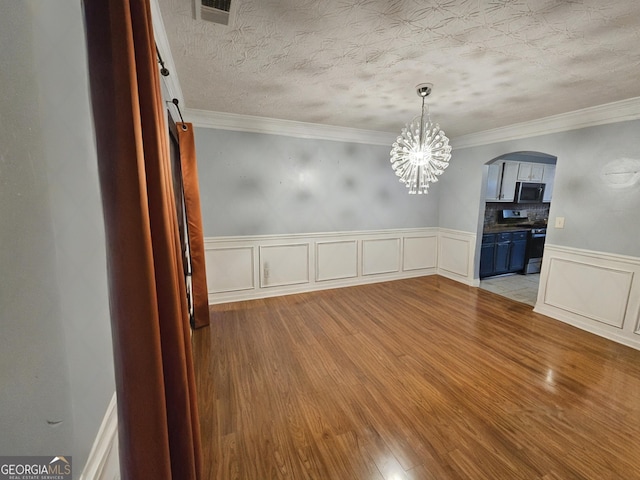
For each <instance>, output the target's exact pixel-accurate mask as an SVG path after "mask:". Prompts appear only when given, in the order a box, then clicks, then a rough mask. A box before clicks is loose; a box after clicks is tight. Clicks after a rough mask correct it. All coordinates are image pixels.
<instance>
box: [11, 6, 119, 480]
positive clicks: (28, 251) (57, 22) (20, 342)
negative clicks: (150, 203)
mask: <svg viewBox="0 0 640 480" xmlns="http://www.w3.org/2000/svg"><path fill="white" fill-rule="evenodd" d="M0 9H1V11H2V15H0V44H2V46H3V47H2V49H0V85H3V87H5V91H4V93H3V94H2V95H0V118H1V119H2V122H1V123H2V128H1V129H0V225H2V228H0V271H2V280H1V282H0V331H1V335H0V385H1V386H2V388H1V389H0V431H1V432H2V434H1V435H0V454H2V455H72V456H73V462H74V477H76V478H77V477H78V476H79V474H80V473H81V471H82V468H83V466H84V464H85V462H86V460H87V457H88V454H89V450H90V449H91V446H92V444H93V441H94V439H95V437H96V435H97V433H98V428H99V426H100V423H101V421H102V419H103V417H104V414H105V412H106V409H107V406H108V404H109V401H110V399H111V397H112V395H113V392H114V391H115V383H114V373H113V356H112V352H111V332H110V326H109V307H108V297H107V282H106V266H105V251H104V250H105V248H104V247H105V245H104V231H103V225H102V209H101V203H100V194H99V188H98V178H97V164H96V158H95V144H94V139H93V129H92V121H91V117H90V110H89V97H88V85H87V73H86V54H85V49H84V30H83V21H82V15H81V6H80V2H76V1H75V0H64V1H57V2H40V1H36V0H33V1H21V2H15V1H12V0H0Z"/></svg>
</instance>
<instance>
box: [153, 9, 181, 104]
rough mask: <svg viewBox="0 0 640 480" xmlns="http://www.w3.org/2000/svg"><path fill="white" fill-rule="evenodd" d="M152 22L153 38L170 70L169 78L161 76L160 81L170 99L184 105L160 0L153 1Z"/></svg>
mask: <svg viewBox="0 0 640 480" xmlns="http://www.w3.org/2000/svg"><path fill="white" fill-rule="evenodd" d="M150 4H151V21H152V23H153V36H154V37H155V40H156V45H157V46H158V50H159V51H160V55H162V61H163V62H164V65H165V67H167V69H168V70H169V76H167V77H163V76H162V75H160V80H161V81H162V82H163V83H164V86H165V87H166V89H167V91H168V92H169V95H170V97H171V98H172V99H173V98H177V99H178V102H179V103H181V104H183V105H184V96H183V95H182V87H180V80H179V79H178V73H177V70H176V64H175V62H174V61H173V55H172V54H171V47H170V46H169V38H168V37H167V31H166V30H165V28H164V22H163V21H162V12H160V5H159V4H158V0H151V2H150Z"/></svg>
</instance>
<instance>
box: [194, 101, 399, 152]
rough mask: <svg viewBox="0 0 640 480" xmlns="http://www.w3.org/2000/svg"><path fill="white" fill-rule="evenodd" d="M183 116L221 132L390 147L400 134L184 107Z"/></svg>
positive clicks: (196, 124)
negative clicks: (229, 131)
mask: <svg viewBox="0 0 640 480" xmlns="http://www.w3.org/2000/svg"><path fill="white" fill-rule="evenodd" d="M183 114H184V118H185V121H187V122H191V123H193V125H194V126H196V127H203V128H215V129H219V130H233V131H238V132H251V133H267V134H271V135H285V136H288V137H298V138H313V139H318V140H333V141H338V142H351V143H365V144H368V145H384V146H390V145H391V144H392V143H393V142H394V141H395V140H396V137H397V134H392V133H388V132H377V131H374V130H360V129H358V128H348V127H337V126H332V125H321V124H318V123H305V122H296V121H292V120H280V119H277V118H266V117H255V116H252V115H238V114H235V113H224V112H211V111H208V110H197V109H193V108H185V109H184V110H183Z"/></svg>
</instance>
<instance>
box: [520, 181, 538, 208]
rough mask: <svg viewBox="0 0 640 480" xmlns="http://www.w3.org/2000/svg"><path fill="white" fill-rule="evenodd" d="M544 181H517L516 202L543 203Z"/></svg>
mask: <svg viewBox="0 0 640 480" xmlns="http://www.w3.org/2000/svg"><path fill="white" fill-rule="evenodd" d="M543 198H544V183H527V182H517V183H516V203H542V199H543Z"/></svg>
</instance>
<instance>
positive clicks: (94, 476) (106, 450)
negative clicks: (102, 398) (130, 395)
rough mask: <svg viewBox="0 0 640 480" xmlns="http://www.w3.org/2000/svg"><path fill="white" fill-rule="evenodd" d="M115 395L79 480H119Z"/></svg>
mask: <svg viewBox="0 0 640 480" xmlns="http://www.w3.org/2000/svg"><path fill="white" fill-rule="evenodd" d="M116 405H117V404H116V394H115V393H114V394H113V397H111V402H109V406H108V407H107V412H106V413H105V416H104V418H103V420H102V424H101V425H100V429H99V430H98V435H97V436H96V438H95V440H94V442H93V447H91V452H90V453H89V458H88V460H87V463H86V465H85V467H84V470H83V471H82V473H81V474H80V480H120V467H119V463H118V413H117V408H116Z"/></svg>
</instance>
